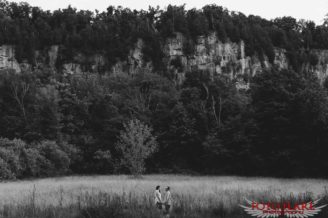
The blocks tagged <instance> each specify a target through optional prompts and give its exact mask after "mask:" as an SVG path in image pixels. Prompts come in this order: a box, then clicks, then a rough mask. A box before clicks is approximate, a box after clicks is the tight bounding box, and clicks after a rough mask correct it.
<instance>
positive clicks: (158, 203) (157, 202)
mask: <svg viewBox="0 0 328 218" xmlns="http://www.w3.org/2000/svg"><path fill="white" fill-rule="evenodd" d="M154 197H155V205H156V207H157V208H158V209H159V210H161V209H162V194H161V189H160V186H159V185H158V186H156V190H155V193H154Z"/></svg>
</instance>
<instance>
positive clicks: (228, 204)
mask: <svg viewBox="0 0 328 218" xmlns="http://www.w3.org/2000/svg"><path fill="white" fill-rule="evenodd" d="M156 185H161V187H162V190H163V189H164V187H165V186H170V187H171V193H172V197H173V199H174V205H173V211H172V213H171V217H177V218H178V217H179V218H180V217H191V218H196V217H202V218H203V217H204V218H205V217H206V218H207V217H209V218H212V217H213V218H214V217H227V218H228V217H229V218H235V217H236V218H237V217H250V215H247V214H246V213H245V212H244V211H243V210H242V209H241V208H240V207H239V206H238V205H239V204H245V198H248V199H250V200H258V201H261V200H262V201H275V202H279V201H281V200H286V199H287V200H292V201H308V200H310V199H317V198H322V200H321V203H327V202H328V181H327V180H319V179H273V178H244V177H195V176H176V175H150V176H144V177H143V178H141V179H135V178H131V177H128V176H82V177H81V176H79V177H78V176H76V177H62V178H51V179H40V180H27V181H14V182H2V183H0V217H8V218H16V217H17V218H18V217H19V218H24V217H30V218H37V217H40V218H41V217H42V218H59V217H62V218H69V217H73V218H82V217H83V218H105V217H106V218H108V217H115V218H116V217H117V218H122V217H128V218H137V217H147V218H148V217H149V218H150V217H161V214H160V213H159V211H157V210H156V208H155V207H154V205H153V192H154V189H155V186H156ZM327 215H328V207H327V208H324V209H323V211H322V212H321V213H320V214H318V215H317V216H316V217H327Z"/></svg>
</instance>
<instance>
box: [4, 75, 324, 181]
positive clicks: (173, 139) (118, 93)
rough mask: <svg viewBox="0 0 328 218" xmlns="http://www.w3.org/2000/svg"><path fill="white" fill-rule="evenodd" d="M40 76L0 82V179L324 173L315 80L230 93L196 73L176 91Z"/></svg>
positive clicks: (155, 81) (286, 78) (219, 80)
mask: <svg viewBox="0 0 328 218" xmlns="http://www.w3.org/2000/svg"><path fill="white" fill-rule="evenodd" d="M44 72H45V71H41V72H39V73H38V72H30V73H28V72H25V73H22V74H19V75H17V74H13V73H8V72H2V73H1V75H0V77H1V78H0V81H1V83H0V113H1V116H0V136H1V137H2V139H1V140H0V144H1V149H0V163H1V164H0V168H1V170H0V172H1V176H2V177H8V178H11V177H16V178H22V177H34V176H48V175H53V174H58V173H60V174H61V173H64V174H65V173H83V174H85V173H136V172H137V173H138V172H140V173H141V172H144V169H147V171H146V172H148V173H205V174H242V175H269V176H325V175H326V174H325V172H324V171H322V170H321V169H324V168H325V167H327V165H328V162H327V161H326V158H325V157H326V156H327V149H326V147H327V142H328V141H327V140H328V134H327V133H328V132H327V131H328V129H327V128H328V123H327V121H328V92H327V88H326V87H325V86H322V85H320V82H319V80H318V78H317V77H316V76H315V75H314V74H313V73H310V72H303V71H301V72H295V71H293V70H283V71H277V70H275V69H272V70H268V71H266V72H262V73H259V74H257V75H256V76H255V77H253V78H252V79H251V87H250V89H249V90H237V89H236V86H235V83H234V81H232V80H231V79H230V78H228V77H226V76H225V75H214V76H213V75H210V74H209V73H207V72H202V71H193V72H190V73H187V75H186V80H185V81H184V83H183V84H182V85H181V86H179V87H178V86H176V85H175V83H174V81H171V80H169V79H168V78H166V77H164V76H161V75H158V74H155V73H142V72H140V73H138V74H135V75H133V76H132V75H125V74H122V75H100V74H97V75H95V74H91V75H86V76H83V77H81V76H70V77H64V76H61V75H58V74H52V73H49V74H45V73H44ZM138 149H139V150H138ZM9 154H10V155H9ZM26 159H27V160H29V162H26ZM63 160H64V161H63ZM144 160H145V161H146V162H144ZM22 161H23V162H22ZM24 161H25V162H24ZM15 163H16V164H18V163H21V164H23V163H24V164H23V165H22V166H21V167H14V168H13V166H12V164H15ZM19 166H20V165H19ZM136 166H139V167H137V168H133V167H136ZM43 167H45V170H42V169H43ZM57 167H58V168H59V169H61V170H52V169H57ZM16 168H17V169H26V168H28V169H29V170H25V171H17V170H16V171H15V170H14V169H16ZM35 168H36V169H35ZM39 168H40V169H39ZM48 168H49V170H47V169H48ZM10 172H11V173H10ZM14 172H17V173H14Z"/></svg>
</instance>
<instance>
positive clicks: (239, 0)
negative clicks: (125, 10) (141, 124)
mask: <svg viewBox="0 0 328 218" xmlns="http://www.w3.org/2000/svg"><path fill="white" fill-rule="evenodd" d="M15 1H16V0H15ZM16 2H19V1H16ZM25 2H28V3H29V4H31V5H32V6H40V7H41V8H43V9H45V10H55V9H58V8H65V7H67V6H68V5H69V4H70V5H72V6H73V7H76V8H78V9H88V10H92V11H93V10H95V9H98V10H99V11H104V10H106V8H107V7H108V6H109V5H114V6H118V5H121V6H123V7H129V8H132V9H148V6H149V5H151V6H157V5H159V6H160V7H162V8H163V7H165V6H167V5H168V4H174V5H181V4H184V3H186V8H187V9H189V8H194V7H196V8H201V7H202V6H204V5H206V4H217V5H222V6H224V7H227V8H228V9H229V10H233V11H240V12H242V13H244V14H246V15H249V14H254V15H260V16H261V17H264V18H267V19H272V18H275V17H282V16H292V17H295V18H297V19H301V18H302V19H306V20H313V21H315V22H316V23H317V24H321V23H322V21H323V18H324V17H325V15H326V14H327V13H328V0H247V1H246V0H216V1H214V0H174V1H173V0H141V1H140V0H110V1H109V0H52V1H47V0H25Z"/></svg>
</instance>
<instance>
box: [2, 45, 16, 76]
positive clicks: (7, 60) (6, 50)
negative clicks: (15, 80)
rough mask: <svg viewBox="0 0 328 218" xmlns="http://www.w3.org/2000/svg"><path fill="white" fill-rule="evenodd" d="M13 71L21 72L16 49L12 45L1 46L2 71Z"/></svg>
mask: <svg viewBox="0 0 328 218" xmlns="http://www.w3.org/2000/svg"><path fill="white" fill-rule="evenodd" d="M7 69H12V70H15V71H16V72H17V73H20V72H21V68H20V66H19V63H18V62H17V60H16V58H15V47H14V46H12V45H2V46H0V70H7Z"/></svg>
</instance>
